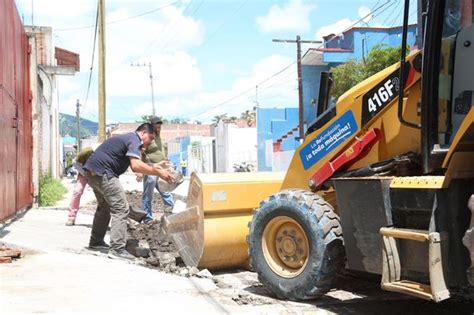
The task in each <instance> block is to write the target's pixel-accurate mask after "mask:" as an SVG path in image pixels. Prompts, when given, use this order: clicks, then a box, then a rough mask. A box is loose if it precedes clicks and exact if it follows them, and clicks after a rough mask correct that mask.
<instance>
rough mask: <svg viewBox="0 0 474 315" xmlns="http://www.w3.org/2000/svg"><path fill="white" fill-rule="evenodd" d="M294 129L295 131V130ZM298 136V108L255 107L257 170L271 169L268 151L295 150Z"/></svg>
mask: <svg viewBox="0 0 474 315" xmlns="http://www.w3.org/2000/svg"><path fill="white" fill-rule="evenodd" d="M295 130H296V131H295ZM296 137H298V108H257V145H258V147H257V151H258V152H257V154H258V171H271V170H272V161H271V160H270V154H269V152H273V151H274V146H275V145H277V146H279V148H280V150H281V151H291V150H295V149H296V148H297V147H298V145H299V142H298V140H297V138H296Z"/></svg>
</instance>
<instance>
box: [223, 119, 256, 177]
mask: <svg viewBox="0 0 474 315" xmlns="http://www.w3.org/2000/svg"><path fill="white" fill-rule="evenodd" d="M227 136H228V138H227V140H226V147H227V165H226V172H233V171H234V164H240V163H242V162H246V163H250V164H253V165H254V166H256V165H257V128H237V127H236V126H235V125H233V124H228V131H227Z"/></svg>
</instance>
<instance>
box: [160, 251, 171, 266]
mask: <svg viewBox="0 0 474 315" xmlns="http://www.w3.org/2000/svg"><path fill="white" fill-rule="evenodd" d="M156 257H157V258H158V260H159V261H160V266H166V265H170V264H176V258H174V255H173V254H170V253H164V252H157V253H156Z"/></svg>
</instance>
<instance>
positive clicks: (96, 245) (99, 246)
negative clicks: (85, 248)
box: [89, 240, 110, 250]
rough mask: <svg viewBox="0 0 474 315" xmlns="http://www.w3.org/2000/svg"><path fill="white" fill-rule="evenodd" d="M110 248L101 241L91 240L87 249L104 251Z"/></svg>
mask: <svg viewBox="0 0 474 315" xmlns="http://www.w3.org/2000/svg"><path fill="white" fill-rule="evenodd" d="M109 248H110V246H109V244H107V243H106V242H104V241H103V240H102V241H93V240H91V241H90V242H89V249H97V250H101V249H102V250H104V249H109Z"/></svg>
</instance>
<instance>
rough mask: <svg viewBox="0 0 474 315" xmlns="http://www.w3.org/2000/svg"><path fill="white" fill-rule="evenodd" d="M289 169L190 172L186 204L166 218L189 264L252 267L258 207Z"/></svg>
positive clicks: (278, 189) (175, 240) (221, 267)
mask: <svg viewBox="0 0 474 315" xmlns="http://www.w3.org/2000/svg"><path fill="white" fill-rule="evenodd" d="M283 178H284V173H270V172H268V173H264V172H261V173H221V174H200V175H199V176H198V175H197V174H195V173H193V174H192V176H191V182H190V186H189V192H188V200H187V205H186V206H187V209H186V210H185V211H183V212H181V213H177V214H173V215H170V216H168V217H167V218H166V229H167V232H168V233H169V234H170V235H171V237H172V238H173V240H174V242H175V244H176V245H177V247H178V250H179V252H180V255H181V257H182V258H183V260H184V262H185V263H186V265H188V266H196V267H199V268H207V269H210V270H216V269H228V268H248V247H247V242H246V237H247V234H248V223H249V222H250V220H251V219H252V214H253V210H254V209H255V208H257V207H258V205H259V204H260V202H261V201H263V200H265V199H266V198H268V197H269V196H270V195H272V194H274V193H276V192H278V191H280V189H281V184H282V182H283Z"/></svg>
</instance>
